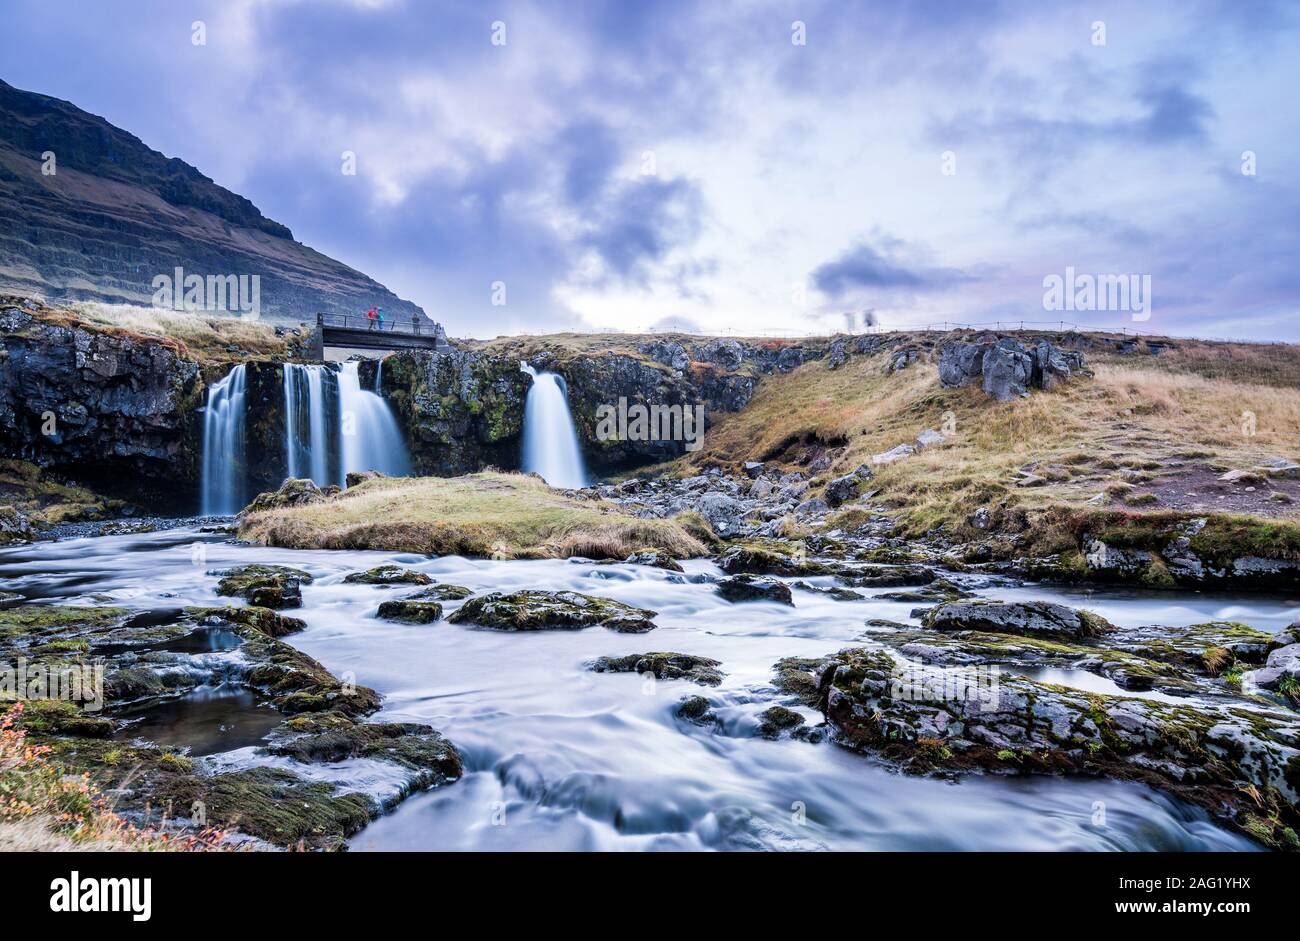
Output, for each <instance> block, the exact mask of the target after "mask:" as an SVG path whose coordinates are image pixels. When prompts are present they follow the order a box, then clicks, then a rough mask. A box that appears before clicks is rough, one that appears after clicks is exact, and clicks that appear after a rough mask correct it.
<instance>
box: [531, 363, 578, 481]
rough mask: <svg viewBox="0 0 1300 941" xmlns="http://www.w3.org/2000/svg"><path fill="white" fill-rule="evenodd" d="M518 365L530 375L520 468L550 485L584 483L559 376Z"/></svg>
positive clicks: (570, 418)
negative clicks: (540, 477)
mask: <svg viewBox="0 0 1300 941" xmlns="http://www.w3.org/2000/svg"><path fill="white" fill-rule="evenodd" d="M519 368H520V369H522V370H523V371H524V372H526V373H528V375H530V376H532V377H533V384H532V385H531V386H530V387H529V389H528V398H527V399H526V400H525V401H524V458H523V468H524V470H525V471H528V472H531V473H537V474H541V476H542V479H543V480H545V481H546V482H547V483H548V484H550V485H551V486H552V487H585V486H587V470H586V466H585V465H584V464H583V461H582V449H581V448H580V447H579V446H578V432H577V430H576V429H575V428H574V427H573V416H572V415H571V414H570V413H569V402H568V398H567V397H566V395H565V388H564V380H563V378H561V377H560V376H558V375H556V374H555V373H553V372H538V371H537V370H535V369H533V367H531V366H529V365H528V364H527V363H520V364H519Z"/></svg>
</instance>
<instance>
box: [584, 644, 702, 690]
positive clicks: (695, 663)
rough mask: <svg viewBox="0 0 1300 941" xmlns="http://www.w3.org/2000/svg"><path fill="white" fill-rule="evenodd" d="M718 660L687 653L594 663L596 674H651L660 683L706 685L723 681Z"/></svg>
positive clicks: (640, 656) (643, 654)
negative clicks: (670, 681)
mask: <svg viewBox="0 0 1300 941" xmlns="http://www.w3.org/2000/svg"><path fill="white" fill-rule="evenodd" d="M720 666H722V664H721V663H720V662H718V661H717V660H711V659H709V658H708V657H697V656H695V655H694V654H686V653H669V652H656V653H634V654H628V655H627V656H626V657H601V658H600V659H599V660H596V661H594V662H593V663H592V665H591V669H592V671H593V672H595V673H636V674H639V675H642V676H644V675H645V674H647V673H649V674H651V675H653V676H654V677H655V678H656V679H660V680H690V681H691V682H693V683H699V684H701V685H703V686H717V685H718V684H719V683H721V682H722V672H721V671H720V670H719V669H718V667H720Z"/></svg>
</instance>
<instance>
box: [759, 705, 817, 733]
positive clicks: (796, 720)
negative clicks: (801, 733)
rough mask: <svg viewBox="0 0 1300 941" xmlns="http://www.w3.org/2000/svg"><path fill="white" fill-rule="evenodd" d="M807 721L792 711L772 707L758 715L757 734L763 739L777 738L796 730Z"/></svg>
mask: <svg viewBox="0 0 1300 941" xmlns="http://www.w3.org/2000/svg"><path fill="white" fill-rule="evenodd" d="M805 721H807V720H806V719H804V717H803V716H801V715H800V714H799V713H797V712H795V711H794V710H793V709H787V708H786V707H785V706H772V707H770V708H768V709H764V710H763V711H762V712H760V713H759V714H758V734H759V735H761V736H762V737H763V738H779V737H780V736H781V733H782V732H788V731H790V730H791V729H795V728H798V727H799V726H801V725H803V724H804V722H805Z"/></svg>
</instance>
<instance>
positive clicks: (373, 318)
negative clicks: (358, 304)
mask: <svg viewBox="0 0 1300 941" xmlns="http://www.w3.org/2000/svg"><path fill="white" fill-rule="evenodd" d="M366 319H367V320H369V321H370V328H369V329H371V330H373V329H375V324H377V323H378V322H379V312H378V311H377V310H375V309H374V308H373V307H372V308H370V309H369V310H368V311H366Z"/></svg>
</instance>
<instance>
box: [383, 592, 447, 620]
mask: <svg viewBox="0 0 1300 941" xmlns="http://www.w3.org/2000/svg"><path fill="white" fill-rule="evenodd" d="M375 614H376V616H377V617H379V618H380V619H381V620H384V621H402V622H404V623H406V624H432V623H433V622H434V621H437V620H438V619H439V618H441V617H442V605H440V604H439V603H438V602H436V601H422V600H412V599H409V598H408V599H403V600H401V601H385V602H384V603H383V604H381V605H380V606H379V610H378V611H376V612H375Z"/></svg>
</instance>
